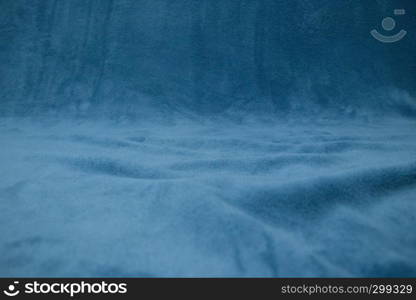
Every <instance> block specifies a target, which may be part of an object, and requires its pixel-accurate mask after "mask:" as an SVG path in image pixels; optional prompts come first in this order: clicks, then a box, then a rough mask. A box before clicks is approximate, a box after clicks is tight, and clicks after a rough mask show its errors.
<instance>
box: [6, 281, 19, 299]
mask: <svg viewBox="0 0 416 300" xmlns="http://www.w3.org/2000/svg"><path fill="white" fill-rule="evenodd" d="M18 284H19V281H15V282H13V284H11V285H9V286H8V290H4V291H3V293H4V294H6V295H7V296H9V297H14V296H16V295H18V294H19V293H20V292H19V291H18V290H16V285H18Z"/></svg>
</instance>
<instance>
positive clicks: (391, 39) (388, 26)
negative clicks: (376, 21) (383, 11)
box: [370, 9, 407, 43]
mask: <svg viewBox="0 0 416 300" xmlns="http://www.w3.org/2000/svg"><path fill="white" fill-rule="evenodd" d="M394 14H395V15H396V16H402V15H405V14H406V11H405V10H404V9H395V10H394ZM381 26H382V27H383V29H384V30H385V31H392V30H393V29H394V28H396V21H395V20H394V19H393V18H391V17H387V18H384V19H383V21H381ZM370 33H371V35H372V36H373V37H374V38H375V39H376V40H378V41H380V42H382V43H395V42H398V41H400V40H401V39H403V38H404V37H405V36H406V34H407V31H406V30H400V31H399V32H398V33H396V34H394V35H384V34H381V33H380V32H378V31H377V30H376V29H373V30H371V32H370Z"/></svg>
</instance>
